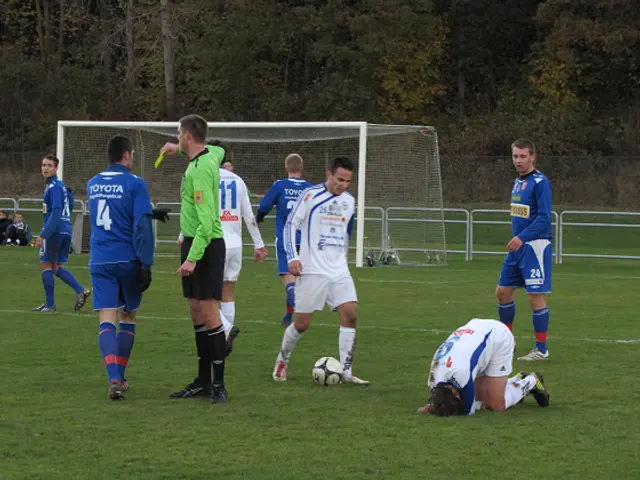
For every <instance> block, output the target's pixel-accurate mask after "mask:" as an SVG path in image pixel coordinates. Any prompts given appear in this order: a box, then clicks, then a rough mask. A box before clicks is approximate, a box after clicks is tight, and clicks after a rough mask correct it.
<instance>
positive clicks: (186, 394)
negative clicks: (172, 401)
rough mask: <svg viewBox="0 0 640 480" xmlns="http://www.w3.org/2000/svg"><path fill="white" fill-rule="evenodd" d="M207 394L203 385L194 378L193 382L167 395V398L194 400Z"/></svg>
mask: <svg viewBox="0 0 640 480" xmlns="http://www.w3.org/2000/svg"><path fill="white" fill-rule="evenodd" d="M208 394H209V389H206V388H204V385H203V384H202V383H201V382H200V380H199V379H198V378H194V379H193V382H191V383H190V384H189V385H187V386H186V387H184V388H183V389H182V390H180V391H178V392H173V393H172V394H170V395H169V398H194V397H205V396H207V395H208Z"/></svg>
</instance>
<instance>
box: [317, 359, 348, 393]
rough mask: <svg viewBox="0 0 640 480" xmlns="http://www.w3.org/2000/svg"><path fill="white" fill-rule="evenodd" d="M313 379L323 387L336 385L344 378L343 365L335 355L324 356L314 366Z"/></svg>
mask: <svg viewBox="0 0 640 480" xmlns="http://www.w3.org/2000/svg"><path fill="white" fill-rule="evenodd" d="M311 374H312V376H313V381H314V382H316V383H317V384H318V385H322V386H323V387H328V386H330V385H336V384H338V383H340V381H341V380H342V374H343V370H342V365H341V364H340V362H339V361H338V360H336V359H335V358H333V357H322V358H321V359H320V360H318V361H317V362H316V363H315V365H314V366H313V370H312V373H311Z"/></svg>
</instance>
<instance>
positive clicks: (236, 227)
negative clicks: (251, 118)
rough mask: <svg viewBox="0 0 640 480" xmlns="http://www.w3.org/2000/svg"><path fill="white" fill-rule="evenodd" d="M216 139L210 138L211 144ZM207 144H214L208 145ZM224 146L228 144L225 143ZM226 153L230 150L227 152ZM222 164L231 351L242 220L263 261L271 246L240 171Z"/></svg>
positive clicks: (225, 315)
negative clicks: (266, 243) (265, 241)
mask: <svg viewBox="0 0 640 480" xmlns="http://www.w3.org/2000/svg"><path fill="white" fill-rule="evenodd" d="M214 143H215V142H209V145H211V146H220V147H222V146H221V145H214ZM206 148H207V149H208V148H210V147H209V146H206ZM222 148H224V147H222ZM225 155H226V152H225ZM225 163H226V160H225V161H223V162H222V165H224V164H225ZM222 165H221V166H220V197H219V202H220V221H221V222H222V232H223V236H224V244H225V247H226V248H225V249H226V256H225V262H224V283H223V286H222V303H221V306H220V309H221V311H222V317H221V320H222V324H223V326H224V329H225V333H226V336H227V353H230V352H231V347H232V343H233V340H234V339H235V337H236V336H237V335H238V334H239V333H240V329H239V328H238V327H237V326H236V325H235V317H236V304H235V288H236V283H237V282H238V277H239V276H240V270H241V269H242V220H243V219H244V223H245V225H246V226H247V230H248V231H249V234H250V235H251V238H252V240H253V246H254V255H255V261H256V262H262V261H263V260H264V259H265V258H266V256H267V249H266V248H265V246H264V242H263V241H262V235H260V229H259V228H258V225H257V224H256V221H255V219H254V216H253V210H252V208H251V202H250V201H249V195H248V193H247V186H246V184H245V183H244V180H242V178H240V176H239V175H237V174H235V173H233V171H232V170H229V169H227V168H224V167H223V166H222ZM183 240H184V235H183V234H182V233H180V237H179V238H178V245H179V246H182V242H183Z"/></svg>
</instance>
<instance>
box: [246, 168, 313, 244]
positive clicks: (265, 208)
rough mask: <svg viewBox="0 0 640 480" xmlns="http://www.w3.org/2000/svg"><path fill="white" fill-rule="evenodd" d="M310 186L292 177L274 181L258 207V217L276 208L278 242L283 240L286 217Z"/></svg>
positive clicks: (308, 183) (304, 181)
mask: <svg viewBox="0 0 640 480" xmlns="http://www.w3.org/2000/svg"><path fill="white" fill-rule="evenodd" d="M311 186H312V185H311V182H307V181H306V180H304V179H302V178H294V177H292V178H285V179H283V180H276V181H275V182H274V183H273V185H272V186H271V188H270V189H269V191H268V192H267V193H266V195H265V196H264V198H263V199H262V201H261V202H260V206H259V207H258V215H260V216H265V215H267V214H268V213H269V212H270V211H271V209H272V208H273V206H274V205H275V207H276V237H278V241H282V240H283V239H284V233H283V231H284V225H285V223H287V217H288V216H289V213H291V209H292V208H293V206H294V205H295V203H296V201H297V200H298V197H299V196H300V194H301V193H302V192H303V191H304V190H306V189H307V188H309V187H311ZM296 244H297V245H299V244H300V232H298V233H297V235H296Z"/></svg>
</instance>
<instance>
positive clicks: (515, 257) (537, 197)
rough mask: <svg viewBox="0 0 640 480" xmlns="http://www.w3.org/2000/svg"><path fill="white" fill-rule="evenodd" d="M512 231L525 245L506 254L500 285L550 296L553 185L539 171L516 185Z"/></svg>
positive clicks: (513, 195) (519, 180) (521, 179)
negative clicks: (521, 288) (522, 288)
mask: <svg viewBox="0 0 640 480" xmlns="http://www.w3.org/2000/svg"><path fill="white" fill-rule="evenodd" d="M511 229H512V231H513V235H514V236H517V237H519V238H520V240H522V242H523V245H522V247H520V248H519V249H518V250H516V251H515V252H509V253H508V254H507V256H506V258H505V260H504V263H503V265H502V271H501V272H500V280H499V281H498V285H500V286H503V287H525V288H526V290H527V293H550V292H551V264H552V260H553V253H552V250H551V239H552V229H551V185H550V183H549V180H548V179H547V177H545V176H544V175H543V174H542V173H540V172H538V171H537V170H534V171H533V172H531V173H530V174H529V175H525V176H524V177H520V178H517V179H516V180H515V181H514V183H513V189H512V190H511Z"/></svg>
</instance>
